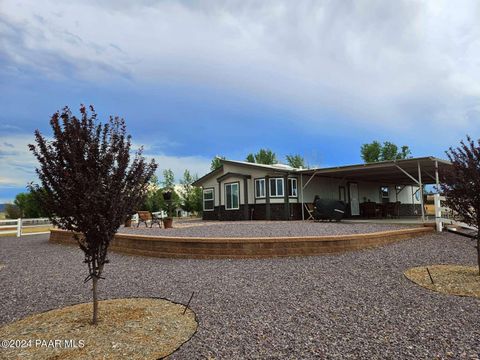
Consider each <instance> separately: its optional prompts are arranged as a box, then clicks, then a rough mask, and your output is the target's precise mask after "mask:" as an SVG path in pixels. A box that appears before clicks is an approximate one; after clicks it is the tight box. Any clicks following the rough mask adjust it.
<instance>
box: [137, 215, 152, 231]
mask: <svg viewBox="0 0 480 360" xmlns="http://www.w3.org/2000/svg"><path fill="white" fill-rule="evenodd" d="M137 214H138V223H137V228H138V227H139V226H140V224H141V223H145V227H148V223H147V221H151V220H152V214H151V213H150V211H138V212H137Z"/></svg>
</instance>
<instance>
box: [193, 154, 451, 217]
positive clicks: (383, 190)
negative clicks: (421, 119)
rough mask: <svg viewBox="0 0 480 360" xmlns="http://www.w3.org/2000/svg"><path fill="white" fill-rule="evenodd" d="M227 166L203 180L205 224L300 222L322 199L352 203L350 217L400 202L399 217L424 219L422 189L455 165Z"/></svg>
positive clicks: (418, 161)
mask: <svg viewBox="0 0 480 360" xmlns="http://www.w3.org/2000/svg"><path fill="white" fill-rule="evenodd" d="M221 164H222V166H221V167H220V168H218V169H216V170H214V171H212V172H210V173H208V174H206V175H205V176H203V177H201V178H200V179H198V180H197V181H196V182H195V183H194V185H195V186H200V187H202V189H203V219H204V220H299V219H304V218H305V207H304V205H303V204H306V203H312V202H313V200H314V197H315V196H316V195H318V196H319V197H320V198H325V199H338V200H342V201H344V202H345V203H346V204H347V214H346V215H347V216H348V217H358V216H360V215H361V214H360V213H361V212H360V208H361V204H362V203H364V202H375V203H385V202H400V205H399V215H400V216H408V215H418V216H420V215H422V216H424V208H423V195H422V189H423V185H425V184H437V186H438V172H439V170H441V168H443V167H448V166H450V163H449V162H448V161H445V160H442V159H437V158H435V157H422V158H412V159H405V160H394V161H383V162H378V163H371V164H357V165H348V166H339V167H329V168H315V169H295V168H292V167H290V166H288V165H283V164H275V165H263V164H255V163H249V162H244V161H233V160H221Z"/></svg>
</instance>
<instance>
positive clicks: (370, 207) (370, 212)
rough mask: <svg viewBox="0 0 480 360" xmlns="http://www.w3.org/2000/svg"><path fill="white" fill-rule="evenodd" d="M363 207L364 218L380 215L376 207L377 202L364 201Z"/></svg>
mask: <svg viewBox="0 0 480 360" xmlns="http://www.w3.org/2000/svg"><path fill="white" fill-rule="evenodd" d="M362 207H363V216H364V217H366V218H376V217H379V216H380V208H378V207H377V204H375V203H374V202H372V201H370V202H364V203H363V204H362Z"/></svg>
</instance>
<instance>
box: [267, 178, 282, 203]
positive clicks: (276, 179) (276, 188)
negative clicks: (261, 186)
mask: <svg viewBox="0 0 480 360" xmlns="http://www.w3.org/2000/svg"><path fill="white" fill-rule="evenodd" d="M272 180H275V192H276V193H277V194H276V195H272ZM278 180H281V181H282V186H280V189H282V194H281V195H279V194H278V186H277V181H278ZM268 181H270V183H269V184H268V185H269V192H270V197H271V198H283V197H284V196H285V181H284V179H283V177H272V178H269V179H268Z"/></svg>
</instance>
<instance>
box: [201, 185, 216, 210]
mask: <svg viewBox="0 0 480 360" xmlns="http://www.w3.org/2000/svg"><path fill="white" fill-rule="evenodd" d="M206 192H210V193H212V198H211V199H206V200H205V193H206ZM202 200H203V201H202V208H203V211H214V210H215V189H214V188H207V189H203V195H202ZM205 201H212V203H213V207H212V208H211V209H205Z"/></svg>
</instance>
